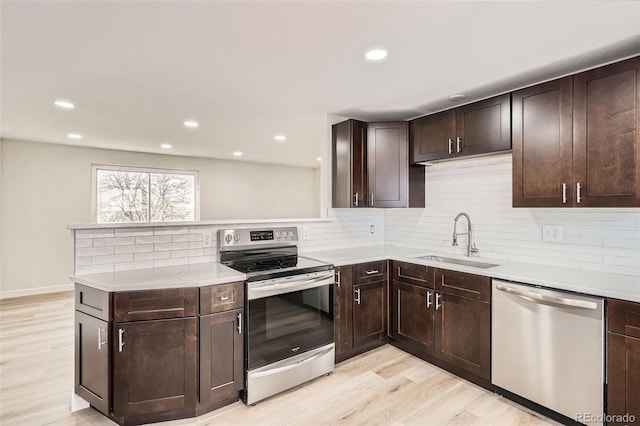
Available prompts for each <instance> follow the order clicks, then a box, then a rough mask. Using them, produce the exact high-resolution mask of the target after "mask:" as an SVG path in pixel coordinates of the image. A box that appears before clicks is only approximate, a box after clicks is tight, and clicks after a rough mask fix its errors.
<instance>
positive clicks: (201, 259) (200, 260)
mask: <svg viewBox="0 0 640 426" xmlns="http://www.w3.org/2000/svg"><path fill="white" fill-rule="evenodd" d="M210 262H216V257H215V256H195V257H190V258H189V264H190V265H193V264H196V263H210Z"/></svg>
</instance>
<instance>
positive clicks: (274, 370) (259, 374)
mask: <svg viewBox="0 0 640 426" xmlns="http://www.w3.org/2000/svg"><path fill="white" fill-rule="evenodd" d="M332 350H333V346H331V347H330V348H328V349H325V350H323V351H321V352H318V353H316V354H313V355H311V356H310V357H309V358H305V359H302V360H300V361H296V362H293V363H291V364H288V365H283V366H282V367H276V368H270V369H269V370H265V371H259V372H257V373H253V374H252V375H251V376H252V377H253V378H255V377H264V376H270V375H272V374H277V373H282V372H283V371H287V370H292V369H294V368H297V367H300V366H301V365H302V364H306V363H308V362H311V361H313V360H314V359H317V358H320V357H322V356H324V355H327V354H328V353H329V352H331V351H332Z"/></svg>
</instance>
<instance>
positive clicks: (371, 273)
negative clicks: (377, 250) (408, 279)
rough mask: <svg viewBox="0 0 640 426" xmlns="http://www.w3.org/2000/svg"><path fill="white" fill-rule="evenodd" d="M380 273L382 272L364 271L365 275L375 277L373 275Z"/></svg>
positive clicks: (375, 270) (374, 270)
mask: <svg viewBox="0 0 640 426" xmlns="http://www.w3.org/2000/svg"><path fill="white" fill-rule="evenodd" d="M399 270H400V269H399V268H398V271H399ZM379 272H380V271H378V270H377V269H372V270H370V271H364V273H365V274H367V275H373V274H377V273H379Z"/></svg>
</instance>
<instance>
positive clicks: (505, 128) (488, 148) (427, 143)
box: [409, 93, 511, 164]
mask: <svg viewBox="0 0 640 426" xmlns="http://www.w3.org/2000/svg"><path fill="white" fill-rule="evenodd" d="M510 115H511V95H510V94H509V93H507V94H504V95H500V96H496V97H494V98H491V99H485V100H484V101H480V102H474V103H472V104H469V105H464V106H461V107H458V108H455V109H451V110H448V111H443V112H440V113H437V114H433V115H428V116H426V117H421V118H418V119H416V120H413V121H411V123H410V129H409V135H410V145H411V163H412V164H415V163H420V162H423V161H435V160H446V159H450V158H454V157H461V156H469V155H481V154H489V153H493V152H498V151H506V150H509V149H511V117H510Z"/></svg>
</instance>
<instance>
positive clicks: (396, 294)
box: [390, 280, 434, 355]
mask: <svg viewBox="0 0 640 426" xmlns="http://www.w3.org/2000/svg"><path fill="white" fill-rule="evenodd" d="M433 302H434V291H433V289H430V288H425V287H419V286H416V285H411V284H407V283H404V282H401V281H396V280H394V281H393V285H392V297H391V308H390V309H391V314H390V315H391V336H392V337H394V338H395V339H396V340H399V341H403V342H406V343H409V344H410V345H412V346H414V347H416V348H417V349H418V350H419V351H421V352H424V353H428V354H431V355H432V354H433V343H434V330H433Z"/></svg>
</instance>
